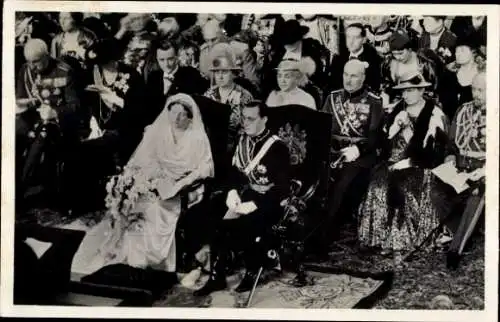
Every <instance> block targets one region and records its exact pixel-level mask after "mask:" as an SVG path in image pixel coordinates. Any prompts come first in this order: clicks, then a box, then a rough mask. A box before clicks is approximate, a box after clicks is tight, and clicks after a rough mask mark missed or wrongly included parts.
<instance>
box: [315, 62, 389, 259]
mask: <svg viewBox="0 0 500 322" xmlns="http://www.w3.org/2000/svg"><path fill="white" fill-rule="evenodd" d="M366 67H367V64H366V62H362V61H360V60H357V59H353V60H350V61H348V62H347V63H346V64H345V66H344V76H343V79H344V80H343V82H344V88H343V89H341V90H338V91H333V92H331V93H330V94H329V95H328V97H327V99H326V102H325V105H324V106H323V110H325V111H327V112H330V113H332V114H333V125H332V155H333V160H332V165H331V167H332V170H333V171H332V174H331V178H330V179H331V181H332V182H331V185H330V189H329V191H330V192H329V194H330V198H329V199H330V201H329V208H328V210H329V216H328V218H327V219H326V223H324V224H323V225H322V228H321V230H322V234H321V235H323V236H322V237H323V242H322V245H321V246H322V247H328V245H329V244H331V243H332V242H333V240H332V238H335V235H336V234H337V233H338V232H339V228H340V224H342V222H343V221H344V219H349V217H351V216H352V215H353V213H355V212H356V210H357V208H358V206H359V203H360V202H361V198H362V197H363V195H364V194H365V192H366V189H367V187H368V181H369V180H368V178H369V175H370V169H371V168H372V167H373V166H374V165H375V164H376V162H377V160H378V155H377V149H380V148H381V144H382V142H383V139H382V138H383V132H382V125H383V117H384V112H383V110H382V99H381V98H380V97H378V96H376V95H375V94H373V92H371V91H370V90H369V89H368V87H367V85H365V75H366ZM335 164H339V165H341V166H340V167H337V166H335ZM351 219H352V217H351ZM317 251H319V253H317V254H316V255H320V256H321V255H324V254H322V253H321V252H322V251H326V249H323V250H320V249H317Z"/></svg>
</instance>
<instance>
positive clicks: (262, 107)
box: [243, 100, 269, 117]
mask: <svg viewBox="0 0 500 322" xmlns="http://www.w3.org/2000/svg"><path fill="white" fill-rule="evenodd" d="M255 107H256V108H258V109H259V115H260V117H266V116H267V115H268V111H269V107H268V106H267V105H266V103H264V102H263V101H260V100H253V101H250V102H248V103H246V104H245V105H243V108H255Z"/></svg>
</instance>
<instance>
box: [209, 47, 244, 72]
mask: <svg viewBox="0 0 500 322" xmlns="http://www.w3.org/2000/svg"><path fill="white" fill-rule="evenodd" d="M210 61H211V66H210V70H211V71H216V70H240V69H241V67H240V66H238V64H237V62H236V55H235V53H234V50H233V48H232V47H231V45H229V44H227V43H218V44H215V45H214V46H213V47H212V50H211V51H210Z"/></svg>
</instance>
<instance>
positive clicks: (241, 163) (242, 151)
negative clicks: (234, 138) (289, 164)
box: [233, 135, 280, 176]
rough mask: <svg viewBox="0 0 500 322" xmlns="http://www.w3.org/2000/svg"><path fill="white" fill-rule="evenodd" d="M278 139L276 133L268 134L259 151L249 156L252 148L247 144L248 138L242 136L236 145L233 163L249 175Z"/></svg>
mask: <svg viewBox="0 0 500 322" xmlns="http://www.w3.org/2000/svg"><path fill="white" fill-rule="evenodd" d="M278 140H280V138H279V137H278V136H276V135H272V136H270V137H269V138H268V139H267V141H266V142H265V143H264V145H263V146H262V147H261V148H260V150H259V152H258V153H257V154H256V155H255V157H253V159H250V158H251V155H252V152H253V149H252V148H250V146H249V138H248V137H247V136H243V137H242V138H241V139H240V142H239V144H238V146H237V147H236V151H235V153H234V157H233V165H235V166H236V167H237V168H238V169H241V170H243V172H244V173H245V175H247V176H248V175H250V173H251V172H252V171H253V169H255V167H256V166H257V165H258V164H259V163H260V161H261V160H262V158H263V157H264V156H265V155H266V153H267V152H268V151H269V149H270V148H271V146H272V145H273V144H274V143H275V142H276V141H278Z"/></svg>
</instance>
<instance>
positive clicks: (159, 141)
mask: <svg viewBox="0 0 500 322" xmlns="http://www.w3.org/2000/svg"><path fill="white" fill-rule="evenodd" d="M179 100H180V101H181V102H183V103H185V105H187V106H189V108H191V110H192V114H193V117H192V122H191V125H190V128H189V129H188V130H186V133H185V134H184V135H183V136H182V137H180V138H179V137H178V138H176V139H174V138H173V135H171V133H172V132H171V131H170V130H171V129H169V127H171V124H172V122H171V121H170V120H169V112H168V110H167V108H165V110H164V112H162V114H160V116H159V117H158V118H157V120H156V121H155V122H154V123H153V125H152V126H151V127H150V128H149V129H148V130H147V133H146V134H145V136H144V139H143V141H142V142H141V144H139V147H138V148H137V150H136V153H134V156H133V157H132V158H131V160H130V161H129V165H130V164H132V165H134V166H139V168H141V169H143V170H144V171H142V170H141V173H147V172H148V171H151V169H152V168H153V169H155V170H156V169H159V171H160V172H161V173H162V178H161V180H160V183H159V186H158V188H157V189H158V190H159V192H160V197H161V199H162V200H157V199H147V198H146V197H142V199H139V201H138V202H137V203H136V204H135V206H134V210H133V211H132V213H140V214H142V216H143V220H141V228H140V229H138V230H137V229H126V228H124V226H123V222H122V221H120V220H116V221H113V225H112V219H111V218H110V216H106V217H105V218H104V219H103V220H102V221H101V222H100V223H98V224H97V225H96V226H94V227H93V228H91V229H90V230H89V231H88V232H87V235H86V236H85V238H84V240H83V241H82V243H81V245H80V248H79V250H78V251H77V253H76V254H75V257H74V259H73V264H72V272H73V273H78V274H84V275H88V274H91V273H93V272H95V271H97V270H99V269H100V268H102V267H103V266H107V265H111V264H117V263H123V264H128V265H130V266H133V267H140V268H145V267H151V268H155V269H159V270H165V271H169V272H174V271H175V269H176V267H175V264H176V244H175V230H176V227H177V221H178V219H179V215H180V212H181V202H180V197H179V195H178V191H179V189H180V188H182V187H183V186H187V185H190V184H191V183H192V182H193V181H195V180H196V179H201V178H206V177H210V176H213V159H212V154H211V150H210V145H209V141H208V137H207V136H206V133H205V130H204V126H203V123H202V121H201V115H200V112H199V109H198V107H197V106H196V103H195V102H194V101H193V99H192V98H191V97H189V96H187V95H185V94H178V95H174V96H172V97H171V98H170V99H169V101H168V102H167V106H168V105H169V102H172V101H174V102H178V101H179ZM152 160H153V162H152ZM151 164H155V166H154V167H152V166H151ZM186 173H189V174H188V175H187V177H186V176H184V175H185V174H186ZM179 182H182V184H179Z"/></svg>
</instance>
